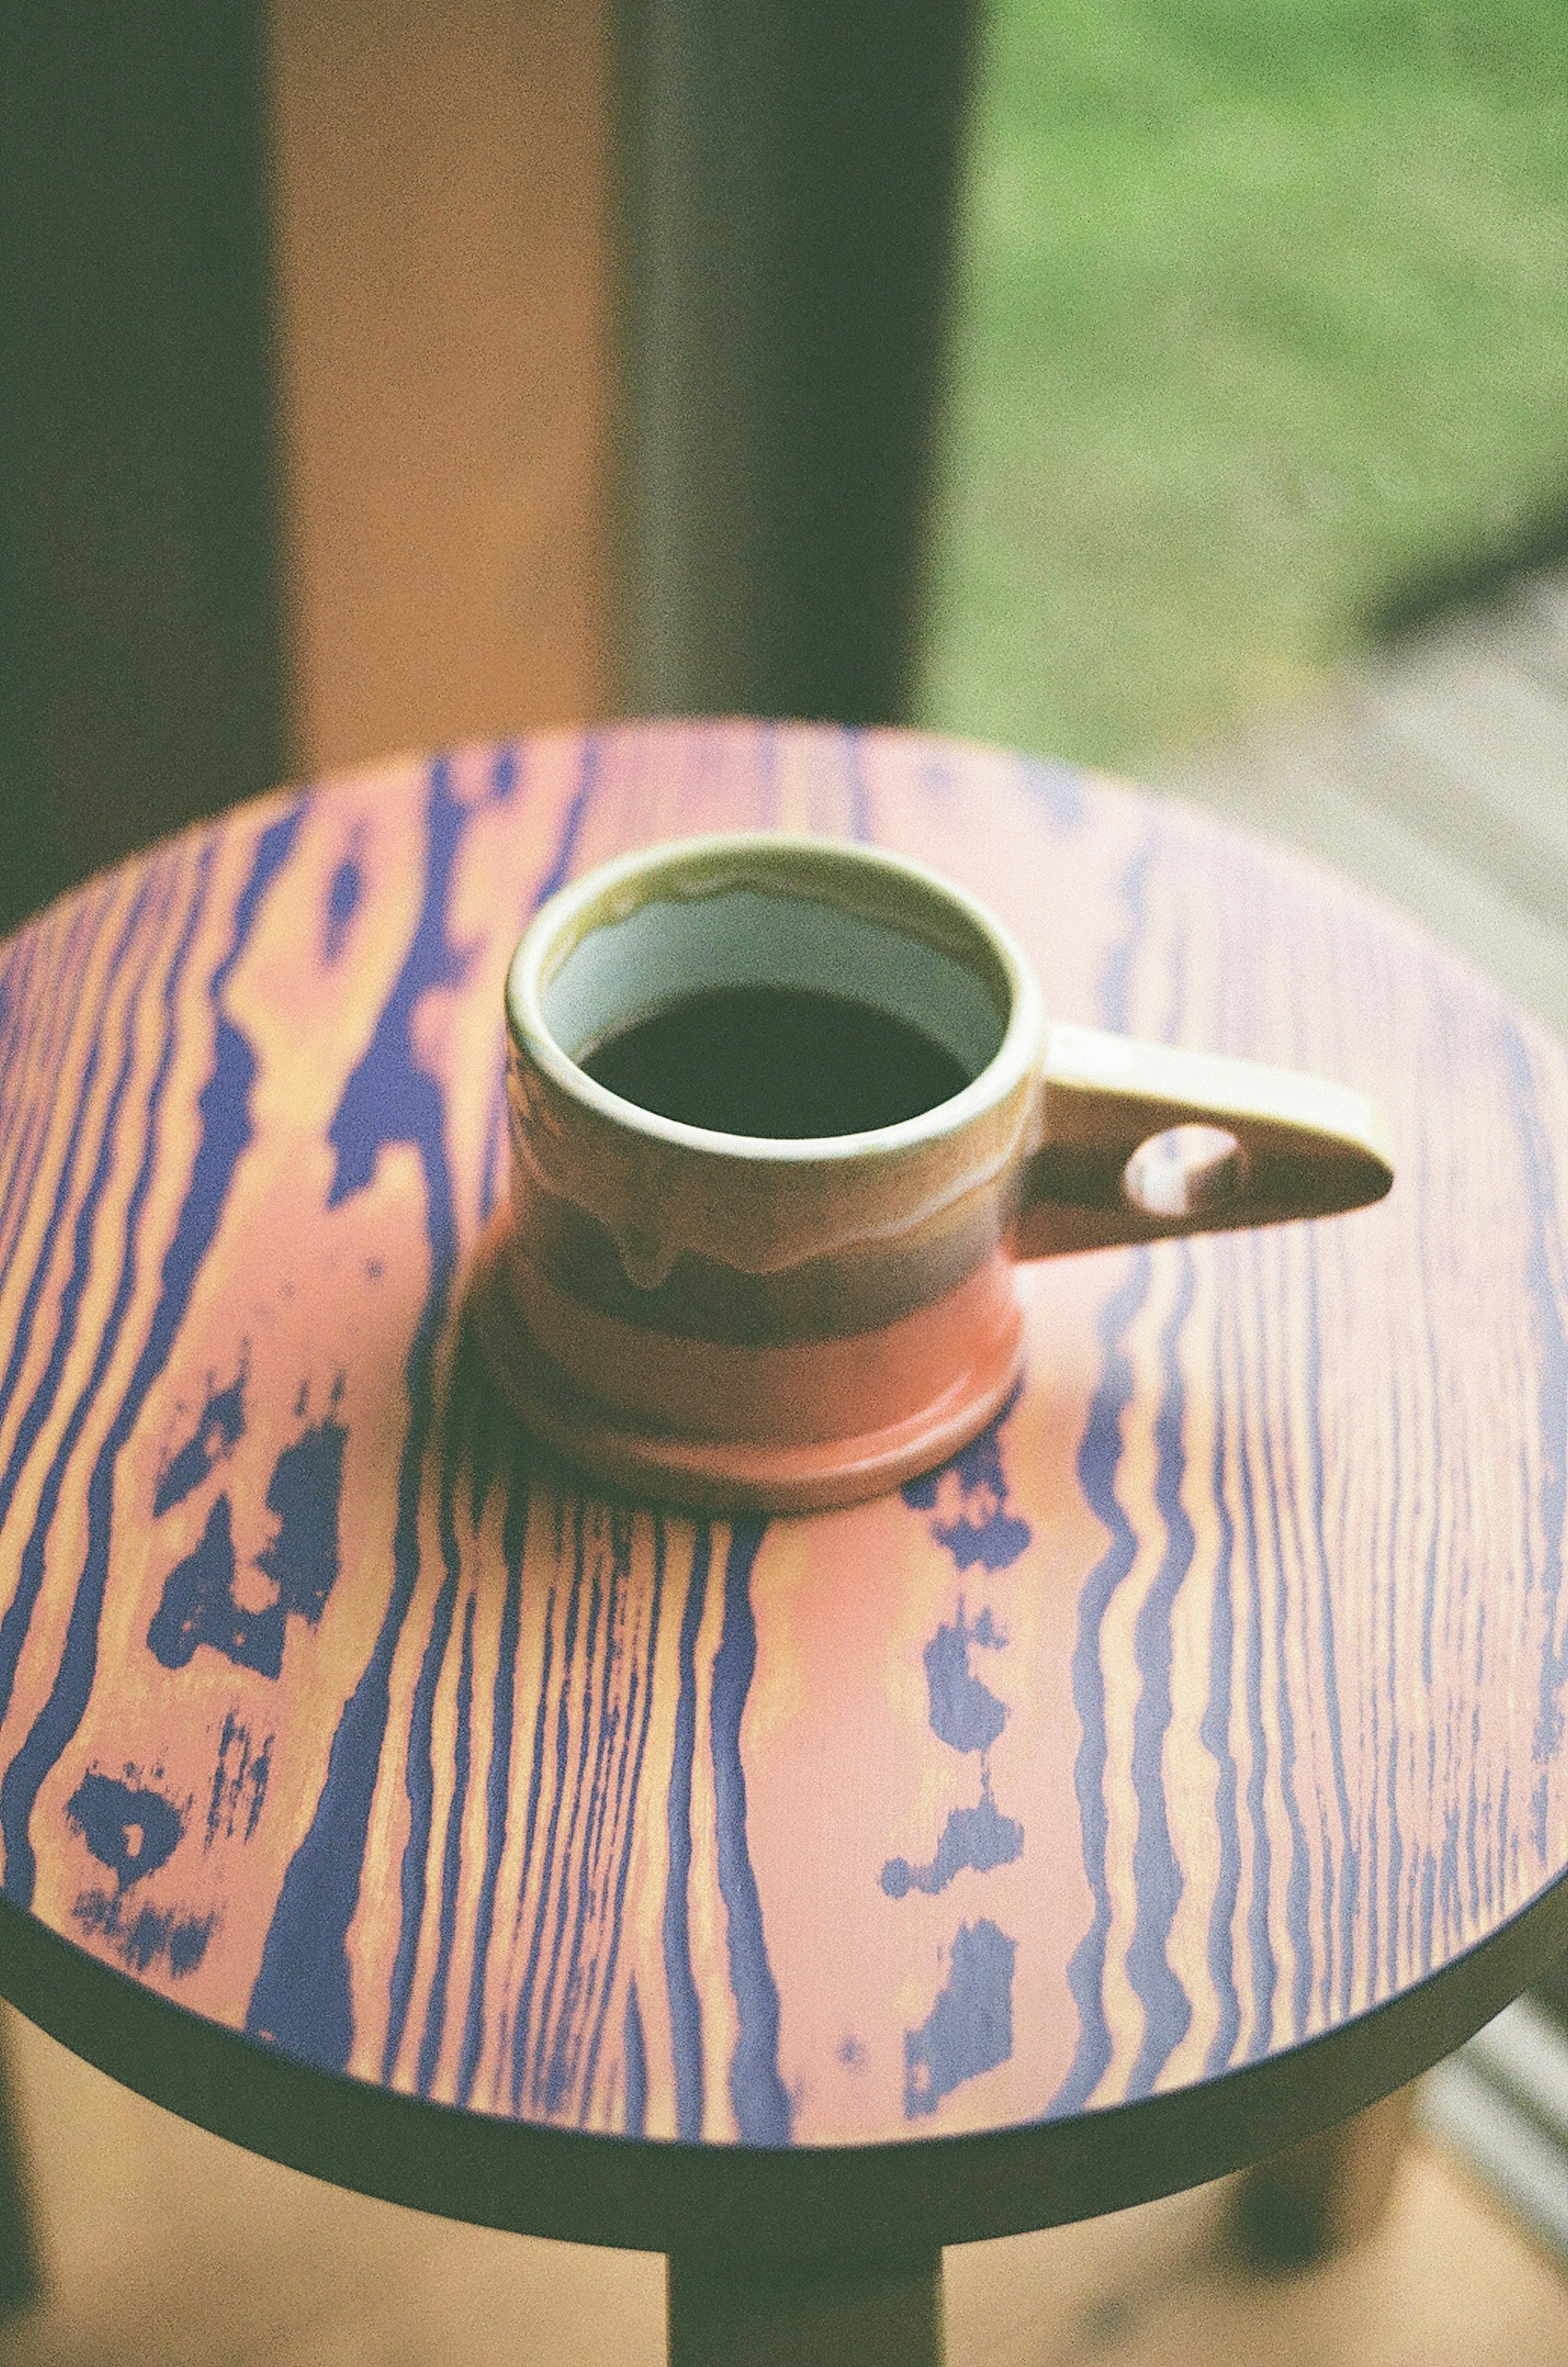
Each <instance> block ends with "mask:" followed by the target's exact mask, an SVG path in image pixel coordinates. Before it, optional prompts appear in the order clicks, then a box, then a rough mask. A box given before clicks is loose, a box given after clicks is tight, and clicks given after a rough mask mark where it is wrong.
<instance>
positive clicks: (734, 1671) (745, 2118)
mask: <svg viewBox="0 0 1568 2367" xmlns="http://www.w3.org/2000/svg"><path fill="white" fill-rule="evenodd" d="M765 1525H766V1524H765V1523H762V1522H750V1521H747V1522H739V1521H738V1522H737V1523H735V1526H734V1528H733V1530H732V1531H731V1534H730V1540H729V1551H728V1555H727V1556H726V1557H725V1569H724V1626H723V1630H722V1633H721V1635H720V1638H719V1647H718V1651H717V1654H716V1657H715V1659H714V1669H713V1772H714V1793H715V1800H716V1808H717V1817H718V1887H719V1896H720V1897H722V1899H723V1900H724V1908H725V1917H726V1928H727V1931H728V1952H729V1986H730V1988H731V1990H732V1991H733V1993H734V1997H735V2004H736V2009H737V2011H738V2013H739V2024H740V2026H739V2031H738V2032H737V2033H736V2040H735V2050H734V2053H733V2054H732V2056H730V2063H729V2100H730V2102H731V2103H732V2104H733V2106H734V2108H735V2118H736V2124H737V2126H738V2127H739V2133H740V2138H741V2142H742V2143H743V2144H745V2145H754V2146H786V2145H788V2144H789V2142H790V2136H791V2132H792V2125H793V2122H794V2117H795V2112H794V2106H793V2104H792V2102H791V2101H790V2096H789V2091H788V2090H787V2089H786V2088H785V2086H784V2081H783V2080H782V2079H781V2078H780V2077H779V1992H778V1984H777V1982H776V1981H775V1980H774V1978H773V1967H772V1965H770V1964H769V1962H768V1942H767V1934H766V1932H765V1931H763V1928H762V1902H761V1896H760V1895H759V1892H758V1889H757V1877H756V1874H755V1873H754V1872H753V1870H752V1865H751V1856H750V1849H749V1847H748V1845H747V1840H746V1773H745V1770H744V1768H743V1767H742V1765H741V1761H740V1721H741V1718H742V1716H744V1715H745V1709H746V1697H747V1694H748V1693H750V1687H751V1678H752V1675H753V1673H754V1671H755V1670H756V1666H757V1624H756V1620H755V1618H754V1616H753V1614H752V1610H751V1571H752V1569H753V1566H754V1565H755V1562H756V1559H757V1553H758V1549H759V1547H760V1546H761V1542H762V1537H763V1534H764V1530H765Z"/></svg>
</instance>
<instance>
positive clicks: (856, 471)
mask: <svg viewBox="0 0 1568 2367" xmlns="http://www.w3.org/2000/svg"><path fill="white" fill-rule="evenodd" d="M975 15H976V11H975V7H974V6H973V0H621V9H620V17H619V26H620V68H619V73H620V92H619V115H618V124H617V134H616V137H617V146H618V153H619V160H620V170H621V200H622V219H623V253H624V268H623V290H622V350H623V359H624V388H623V417H622V436H621V461H620V572H621V584H622V617H621V636H622V655H623V666H622V672H623V685H624V691H625V696H626V700H627V702H628V704H629V705H630V707H631V708H633V709H634V710H638V711H660V712H666V713H681V714H694V713H703V712H710V713H712V712H716V713H733V712H746V713H752V714H761V715H775V716H778V715H801V716H807V717H817V718H831V719H836V720H838V721H841V722H851V723H852V722H866V721H890V720H894V719H897V718H898V717H900V716H902V715H903V714H904V713H905V712H906V711H907V708H908V699H909V694H910V685H911V676H912V670H913V663H914V659H915V654H916V642H917V636H918V626H919V574H920V560H921V549H922V540H923V534H924V527H925V520H926V511H927V505H928V497H929V492H930V484H931V444H932V434H933V424H934V421H935V417H936V411H937V400H938V394H939V387H940V379H941V361H942V340H943V330H944V325H945V316H946V297H947V281H948V264H949V250H950V245H951V235H952V228H953V213H954V205H955V196H956V190H957V183H958V173H959V164H960V147H961V134H962V129H963V122H964V105H965V100H966V97H967V94H968V88H969V84H970V80H971V63H972V51H973V48H974V38H973V37H974V20H975Z"/></svg>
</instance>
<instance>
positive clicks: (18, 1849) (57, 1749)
mask: <svg viewBox="0 0 1568 2367" xmlns="http://www.w3.org/2000/svg"><path fill="white" fill-rule="evenodd" d="M302 810H303V807H302V803H296V804H295V805H294V806H293V807H291V808H290V809H289V810H288V812H287V813H286V814H285V815H283V816H282V817H281V818H280V819H279V820H278V821H276V822H274V823H272V824H271V825H270V826H269V827H268V828H267V829H266V830H265V831H264V832H262V834H261V838H260V840H259V842H258V844H257V849H256V855H255V857H254V863H253V866H252V870H251V876H250V878H249V879H248V880H247V882H246V885H245V888H244V890H243V893H242V895H241V898H240V900H239V903H238V905H237V906H236V908H235V914H234V928H233V935H232V939H231V944H230V947H229V951H228V953H227V954H226V955H225V957H224V959H223V960H222V962H221V963H220V965H219V968H218V969H217V970H216V972H215V973H214V976H213V980H212V984H211V987H210V989H209V999H210V1002H211V1006H212V1009H213V1013H214V1014H215V1022H216V1024H215V1027H214V1045H213V1065H212V1073H211V1075H210V1076H209V1079H208V1082H207V1084H206V1086H205V1087H204V1088H203V1091H202V1093H201V1095H200V1098H199V1101H198V1103H197V1110H198V1114H199V1117H200V1124H201V1133H200V1139H199V1142H198V1145H197V1153H196V1158H195V1161H194V1162H193V1164H192V1169H191V1181H190V1188H189V1190H188V1192H187V1193H186V1198H185V1201H184V1203H183V1205H182V1206H181V1209H180V1214H179V1218H178V1221H177V1222H176V1225H175V1235H174V1239H173V1240H172V1241H171V1242H170V1244H169V1248H168V1251H167V1253H166V1254H165V1257H164V1264H163V1270H162V1273H161V1275H160V1278H159V1294H158V1299H157V1304H156V1306H155V1307H154V1308H153V1312H152V1321H151V1323H150V1325H149V1327H148V1331H147V1337H146V1339H145V1340H144V1341H143V1342H142V1346H141V1353H140V1354H139V1356H138V1357H137V1360H136V1365H135V1369H134V1371H133V1372H132V1374H131V1377H130V1386H129V1387H128V1388H127V1390H126V1393H125V1396H124V1398H123V1399H121V1401H120V1404H119V1406H118V1408H117V1410H116V1412H115V1416H114V1420H113V1421H112V1422H111V1423H110V1425H109V1428H108V1431H107V1435H106V1437H105V1440H104V1443H103V1445H102V1446H101V1447H100V1449H99V1451H98V1454H97V1456H96V1459H95V1462H94V1465H93V1469H92V1473H91V1476H90V1478H89V1479H88V1483H87V1549H86V1555H85V1566H84V1569H83V1572H82V1577H81V1580H80V1582H79V1584H78V1586H77V1590H76V1594H75V1599H74V1602H73V1605H72V1612H71V1620H70V1625H69V1627H68V1629H67V1633H66V1639H65V1648H64V1651H63V1653H62V1658H61V1665H60V1669H59V1672H58V1674H57V1676H56V1679H55V1682H54V1686H53V1688H52V1690H51V1693H50V1697H49V1700H48V1701H47V1702H46V1704H44V1707H43V1709H42V1711H41V1712H40V1713H39V1717H38V1720H37V1722H36V1723H35V1725H34V1727H33V1728H32V1731H31V1732H30V1733H29V1735H28V1738H27V1740H26V1741H25V1742H24V1743H23V1745H22V1747H21V1749H20V1750H19V1751H18V1752H17V1756H16V1758H15V1759H14V1760H13V1761H12V1762H11V1765H10V1766H9V1768H8V1769H7V1770H6V1777H5V1781H4V1783H3V1784H0V1835H3V1836H4V1841H5V1849H6V1876H5V1880H6V1893H7V1895H8V1896H10V1897H15V1898H16V1899H17V1902H18V1903H19V1904H21V1905H24V1906H25V1905H27V1904H28V1903H29V1902H30V1900H31V1897H32V1890H33V1883H34V1879H35V1864H34V1859H33V1852H32V1846H31V1841H30V1839H29V1833H28V1828H29V1825H30V1822H31V1817H32V1810H33V1805H34V1803H35V1801H36V1800H37V1797H38V1794H39V1788H40V1787H41V1785H42V1784H43V1781H44V1778H45V1776H46V1775H47V1774H48V1773H49V1772H50V1770H51V1768H52V1767H53V1766H54V1765H56V1763H57V1762H58V1761H59V1759H60V1756H61V1753H62V1751H63V1750H65V1748H66V1746H67V1744H68V1743H69V1742H70V1740H71V1738H72V1737H73V1735H74V1733H75V1731H76V1729H77V1727H78V1726H79V1725H80V1724H81V1721H82V1716H83V1714H84V1712H85V1709H86V1706H87V1702H88V1699H89V1697H90V1695H91V1693H92V1686H93V1677H94V1674H95V1672H96V1666H97V1632H98V1620H99V1616H100V1614H101V1612H102V1607H103V1595H104V1588H105V1586H106V1584H107V1579H108V1557H109V1530H110V1515H111V1512H112V1510H113V1501H114V1473H115V1467H116V1464H117V1463H118V1458H119V1454H120V1450H121V1448H122V1447H123V1446H124V1444H125V1443H126V1441H127V1439H128V1438H129V1437H130V1433H131V1432H132V1431H133V1430H134V1428H135V1426H136V1422H137V1420H138V1418H139V1417H140V1415H141V1409H142V1406H143V1405H144V1403H145V1402H146V1399H147V1396H148V1392H149V1391H150V1390H151V1388H152V1385H153V1383H154V1381H156V1379H157V1378H158V1376H159V1375H160V1374H161V1373H162V1372H163V1370H164V1365H166V1363H167V1362H168V1357H169V1353H170V1351H171V1349H172V1348H173V1346H174V1342H175V1335H176V1334H177V1332H178V1330H179V1327H180V1324H181V1322H182V1321H183V1320H184V1318H185V1314H186V1308H187V1307H188V1305H189V1303H190V1296H191V1292H192V1290H193V1289H194V1288H195V1285H196V1278H197V1274H198V1273H199V1272H200V1269H201V1264H202V1261H203V1259H204V1258H205V1257H206V1255H207V1252H208V1251H209V1248H210V1247H211V1244H212V1240H213V1237H214V1235H215V1234H216V1232H217V1229H218V1226H219V1222H220V1218H221V1216H222V1212H223V1207H224V1204H225V1202H226V1201H227V1198H228V1195H229V1189H230V1186H231V1183H232V1182H233V1177H234V1172H235V1170H236V1168H237V1167H238V1165H239V1162H240V1159H241V1157H242V1155H243V1151H244V1150H245V1147H246V1145H247V1144H248V1143H249V1141H250V1139H251V1115H250V1093H251V1085H252V1082H253V1081H254V1075H255V1056H254V1053H253V1051H252V1049H251V1046H250V1043H249V1040H248V1038H247V1037H246V1036H244V1034H243V1032H242V1030H241V1029H240V1028H239V1027H237V1026H236V1025H235V1024H234V1022H233V1021H232V1020H231V1018H230V1017H229V1015H228V1013H227V1012H226V1010H225V1009H224V1005H223V998H224V995H225V993H226V991H227V988H228V983H229V980H230V978H231V975H232V972H233V969H234V967H235V965H236V963H237V962H238V961H239V959H240V957H241V954H242V953H243V950H244V948H245V946H246V945H247V943H248V942H249V939H250V935H251V932H252V930H253V928H254V925H255V920H256V915H257V913H258V912H259V910H260V907H261V904H262V901H263V899H264V898H265V894H266V891H267V889H268V888H269V887H270V886H271V884H272V882H273V880H274V878H276V875H277V874H278V872H279V871H280V870H281V869H282V868H283V866H284V864H285V863H286V862H287V861H288V855H289V852H290V850H291V848H292V846H293V843H294V837H295V833H296V832H297V830H298V828H299V820H300V815H301V812H302ZM217 844H218V841H217V839H216V837H215V836H212V837H208V838H206V839H204V840H202V841H201V842H199V851H198V852H197V857H196V866H195V867H196V883H195V887H194V889H193V892H192V896H191V900H190V908H189V914H188V918H187V920H186V925H185V928H184V930H183V931H182V933H181V936H180V941H179V945H178V947H177V950H176V953H175V959H174V962H173V964H172V965H171V968H170V972H169V976H168V980H167V983H166V985H165V988H164V997H163V1002H164V1042H163V1046H162V1048H161V1050H160V1053H159V1059H158V1066H157V1069H156V1071H155V1073H154V1075H153V1079H152V1086H151V1088H150V1091H149V1093H148V1097H147V1103H146V1109H147V1130H146V1135H145V1138H144V1151H143V1157H142V1161H141V1167H140V1169H139V1171H138V1173H137V1178H136V1182H135V1184H134V1185H133V1187H132V1190H131V1195H130V1204H129V1206H128V1208H127V1212H126V1252H125V1257H124V1261H123V1263H122V1267H121V1273H120V1280H119V1284H118V1288H117V1291H116V1295H115V1300H114V1305H113V1308H112V1309H111V1312H110V1315H109V1318H108V1320H107V1323H106V1325H105V1327H104V1333H103V1339H102V1342H101V1343H100V1349H99V1356H98V1360H97V1362H96V1364H95V1367H94V1376H93V1380H92V1382H91V1384H90V1390H91V1391H94V1392H96V1388H97V1387H99V1386H100V1384H101V1378H102V1373H103V1370H104V1369H105V1367H106V1366H107V1360H108V1357H109V1355H110V1354H111V1353H112V1352H113V1346H114V1343H115V1342H117V1341H118V1334H119V1331H120V1329H121V1327H122V1325H123V1322H124V1318H125V1311H126V1309H127V1308H128V1307H129V1306H130V1300H131V1297H132V1295H133V1292H134V1288H135V1281H136V1271H137V1257H136V1242H137V1232H138V1227H139V1225H140V1223H141V1212H142V1209H143V1207H144V1206H145V1203H146V1197H147V1193H148V1190H149V1188H150V1185H151V1183H152V1173H153V1171H154V1168H155V1166H156V1164H157V1150H158V1127H159V1120H160V1118H161V1116H162V1113H163V1103H164V1092H165V1090H166V1087H167V1084H168V1079H169V1074H170V1071H171V1070H172V1067H173V1064H174V1055H175V1036H176V1031H175V1003H176V1000H177V997H178V992H179V988H180V985H181V983H182V981H183V978H184V972H185V968H186V963H187V961H188V960H189V957H190V949H191V946H192V945H193V943H194V942H195V938H196V934H197V927H198V925H199V923H200V920H201V917H202V914H203V912H204V911H205V907H206V900H207V894H208V889H209V882H210V874H211V869H212V864H213V859H214V856H215V854H216V850H217Z"/></svg>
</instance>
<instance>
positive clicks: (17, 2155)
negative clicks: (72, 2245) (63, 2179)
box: [0, 2027, 41, 2314]
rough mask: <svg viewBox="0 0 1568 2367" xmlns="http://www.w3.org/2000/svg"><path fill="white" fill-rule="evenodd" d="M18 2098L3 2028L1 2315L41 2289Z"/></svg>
mask: <svg viewBox="0 0 1568 2367" xmlns="http://www.w3.org/2000/svg"><path fill="white" fill-rule="evenodd" d="M16 2096H17V2091H16V2088H15V2085H14V2083H13V2080H12V2076H11V2051H10V2047H9V2045H8V2044H7V2043H6V2032H5V2031H4V2029H3V2027H0V2314H4V2313H6V2312H9V2311H11V2310H16V2309H25V2308H26V2306H27V2305H28V2303H29V2302H31V2301H36V2300H37V2298H38V2295H39V2290H40V2287H41V2279H40V2276H39V2259H38V2244H37V2237H36V2233H35V2230H34V2225H33V2214H32V2207H31V2197H30V2195H29V2194H28V2185H27V2179H26V2176H25V2173H24V2170H23V2167H22V2147H21V2139H20V2135H19V2132H18V2130H17V2103H16Z"/></svg>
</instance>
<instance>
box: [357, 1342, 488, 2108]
mask: <svg viewBox="0 0 1568 2367" xmlns="http://www.w3.org/2000/svg"><path fill="white" fill-rule="evenodd" d="M476 1382H479V1386H481V1387H482V1386H483V1383H482V1381H479V1374H478V1367H477V1364H476V1362H475V1361H474V1360H473V1358H472V1356H471V1355H470V1356H469V1357H468V1358H464V1357H461V1356H460V1357H459V1359H458V1362H457V1369H456V1371H455V1372H454V1374H453V1376H452V1381H451V1386H450V1387H449V1389H448V1391H447V1393H446V1399H445V1401H444V1403H443V1404H442V1407H441V1409H440V1414H439V1418H438V1421H437V1423H436V1425H435V1429H436V1448H435V1459H436V1464H437V1472H438V1477H437V1483H436V1496H437V1508H438V1509H437V1513H436V1533H437V1535H438V1536H439V1538H440V1546H441V1571H442V1576H441V1587H440V1591H439V1592H438V1594H437V1595H436V1598H435V1607H434V1612H433V1613H432V1615H431V1622H430V1632H429V1634H428V1635H427V1636H426V1637H425V1640H424V1649H423V1653H422V1654H421V1656H420V1667H419V1676H418V1678H417V1680H416V1681H415V1684H414V1691H413V1702H412V1707H411V1710H410V1716H409V1731H408V1741H407V1744H406V1747H405V1750H404V1757H403V1795H404V1797H405V1798H406V1799H407V1801H408V1806H409V1829H408V1833H407V1837H406V1838H405V1840H404V1842H403V1854H402V1863H401V1865H400V1868H399V1897H400V1907H401V1920H400V1924H399V1929H398V1948H397V1954H396V1955H395V1956H394V1958H393V1960H392V1972H391V1978H390V1980H389V1984H388V1998H387V2033H386V2038H385V2041H384V2043H383V2046H382V2053H381V2077H382V2078H383V2079H384V2080H386V2081H388V2082H390V2080H391V2078H392V2072H393V2067H394V2066H395V2064H396V2062H397V2059H398V2054H399V2050H400V2047H401V2045H402V2039H403V2032H404V2030H405V2028H406V2027H407V2023H408V2014H409V2006H410V2001H411V1998H412V1989H413V1978H414V1970H415V1965H416V1961H417V1958H418V1954H419V1942H420V1934H421V1931H422V1930H423V1924H424V1908H425V1899H426V1893H427V1886H428V1880H429V1865H430V1843H431V1827H432V1819H433V1817H434V1804H435V1765H434V1755H433V1751H432V1747H431V1733H432V1728H433V1727H434V1722H435V1693H436V1688H437V1686H438V1685H439V1683H440V1681H441V1671H442V1670H443V1669H444V1668H445V1667H446V1655H447V1653H448V1651H449V1650H450V1649H451V1644H452V1622H453V1619H454V1617H455V1615H456V1612H457V1590H458V1587H459V1585H460V1584H461V1582H462V1575H463V1552H462V1547H461V1546H460V1545H459V1544H458V1542H457V1487H458V1480H459V1476H460V1473H461V1468H462V1446H463V1440H464V1432H465V1429H466V1426H467V1425H466V1421H465V1416H466V1413H467V1411H468V1407H469V1406H470V1405H471V1404H472V1402H473V1395H474V1389H475V1386H476ZM451 1945H452V1935H451V1933H450V1932H449V1931H447V1929H446V1925H445V1923H444V1924H443V1925H442V1927H441V1928H440V1930H439V1931H438V1933H437V1939H436V1949H437V1969H436V1982H437V1985H438V1987H439V1988H440V1989H441V1992H442V1999H443V2002H445V1997H446V1966H447V1965H448V1964H449V1962H450V1959H451ZM440 2044H441V2036H440V2032H439V2030H437V2031H436V2032H435V2033H434V2036H433V2034H432V2033H431V2031H430V2029H429V2027H428V2025H427V2027H426V2030H425V2033H424V2040H423V2044H422V2047H421V2054H420V2060H421V2066H422V2070H421V2072H420V2074H418V2075H416V2076H418V2078H419V2085H420V2092H421V2094H423V2093H424V2092H425V2088H424V2081H423V2060H424V2056H425V2054H426V2052H427V2051H428V2052H430V2053H431V2056H432V2061H433V2063H434V2055H435V2054H438V2053H439V2051H440Z"/></svg>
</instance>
